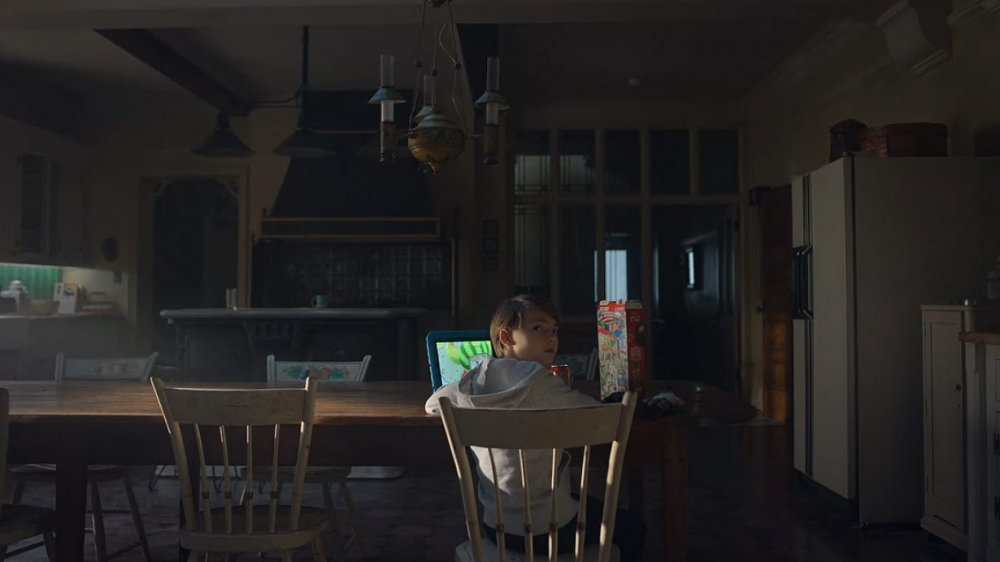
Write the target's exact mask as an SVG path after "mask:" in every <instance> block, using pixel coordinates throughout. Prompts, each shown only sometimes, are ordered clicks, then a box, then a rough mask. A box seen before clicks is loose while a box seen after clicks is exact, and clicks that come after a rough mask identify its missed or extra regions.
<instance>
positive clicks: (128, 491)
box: [122, 468, 153, 562]
mask: <svg viewBox="0 0 1000 562" xmlns="http://www.w3.org/2000/svg"><path fill="white" fill-rule="evenodd" d="M122 484H124V485H125V497H126V498H127V499H128V507H129V511H130V512H131V515H132V525H134V526H135V534H136V535H138V536H139V546H141V547H142V555H143V556H145V557H146V562H153V553H152V552H150V550H149V540H147V538H146V529H145V528H144V527H143V526H142V515H141V514H140V512H139V504H138V502H136V501H135V491H134V490H132V480H131V479H130V478H129V476H128V468H123V469H122Z"/></svg>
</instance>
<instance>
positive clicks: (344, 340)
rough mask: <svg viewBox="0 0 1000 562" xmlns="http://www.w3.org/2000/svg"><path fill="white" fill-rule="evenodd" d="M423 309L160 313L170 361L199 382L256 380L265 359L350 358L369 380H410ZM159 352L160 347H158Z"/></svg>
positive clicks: (416, 361) (261, 375)
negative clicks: (168, 333)
mask: <svg viewBox="0 0 1000 562" xmlns="http://www.w3.org/2000/svg"><path fill="white" fill-rule="evenodd" d="M427 312H428V310H426V309H423V308H185V309H173V310H162V311H160V317H161V318H163V319H165V320H166V321H167V322H168V323H169V324H170V325H172V326H173V327H174V330H175V344H174V346H175V350H176V357H177V365H178V366H179V367H180V368H182V369H184V370H185V371H186V372H187V374H188V375H189V376H192V377H194V378H204V379H205V380H210V379H211V380H222V381H263V380H265V379H266V369H265V366H266V364H267V356H268V355H271V354H273V355H275V356H276V358H277V359H279V360H286V361H294V360H299V361H302V360H324V361H357V360H360V359H361V358H362V357H363V356H365V355H371V356H372V361H371V365H370V367H369V374H368V378H369V379H372V380H386V379H400V380H402V379H410V378H412V376H413V374H414V372H415V369H414V368H413V367H414V365H415V364H419V359H418V356H417V345H416V344H417V343H418V340H419V338H418V337H417V325H418V320H419V319H420V317H422V316H423V315H424V314H425V313H427ZM161 351H163V350H161Z"/></svg>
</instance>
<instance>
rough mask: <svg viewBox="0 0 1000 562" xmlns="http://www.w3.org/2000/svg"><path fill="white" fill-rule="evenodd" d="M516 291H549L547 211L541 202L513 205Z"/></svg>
mask: <svg viewBox="0 0 1000 562" xmlns="http://www.w3.org/2000/svg"><path fill="white" fill-rule="evenodd" d="M514 286H515V290H516V292H519V293H522V292H541V293H548V292H549V213H548V210H547V209H546V208H545V207H543V206H541V205H515V206H514Z"/></svg>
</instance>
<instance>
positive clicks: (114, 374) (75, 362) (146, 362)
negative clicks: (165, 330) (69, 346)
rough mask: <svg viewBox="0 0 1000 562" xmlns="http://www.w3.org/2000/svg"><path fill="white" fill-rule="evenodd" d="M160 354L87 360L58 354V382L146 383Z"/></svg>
mask: <svg viewBox="0 0 1000 562" xmlns="http://www.w3.org/2000/svg"><path fill="white" fill-rule="evenodd" d="M158 355H159V352H156V351H154V352H153V353H150V354H149V355H143V356H139V357H102V358H98V359H86V358H79V357H66V354H65V353H62V352H59V353H57V354H56V381H62V380H89V381H98V380H100V381H136V382H146V381H148V380H149V376H150V375H151V374H152V373H153V366H154V365H155V364H156V357H157V356H158Z"/></svg>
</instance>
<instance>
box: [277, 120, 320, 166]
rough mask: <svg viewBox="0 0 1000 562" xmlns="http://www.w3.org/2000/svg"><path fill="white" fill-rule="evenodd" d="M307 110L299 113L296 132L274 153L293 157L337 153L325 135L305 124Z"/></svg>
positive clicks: (315, 156) (311, 156)
mask: <svg viewBox="0 0 1000 562" xmlns="http://www.w3.org/2000/svg"><path fill="white" fill-rule="evenodd" d="M304 114H305V112H304V111H302V112H300V113H299V124H298V126H296V127H295V132H294V133H292V134H291V136H289V137H288V138H287V139H285V140H284V141H283V142H282V143H281V144H279V145H278V147H277V148H275V149H274V153H275V154H278V155H281V156H289V157H291V158H326V157H328V156H333V155H334V154H335V152H334V150H333V147H332V146H330V143H329V141H327V139H325V138H324V137H323V135H321V134H319V133H317V132H316V131H314V130H313V128H312V127H309V126H307V125H306V124H305V117H304Z"/></svg>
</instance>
